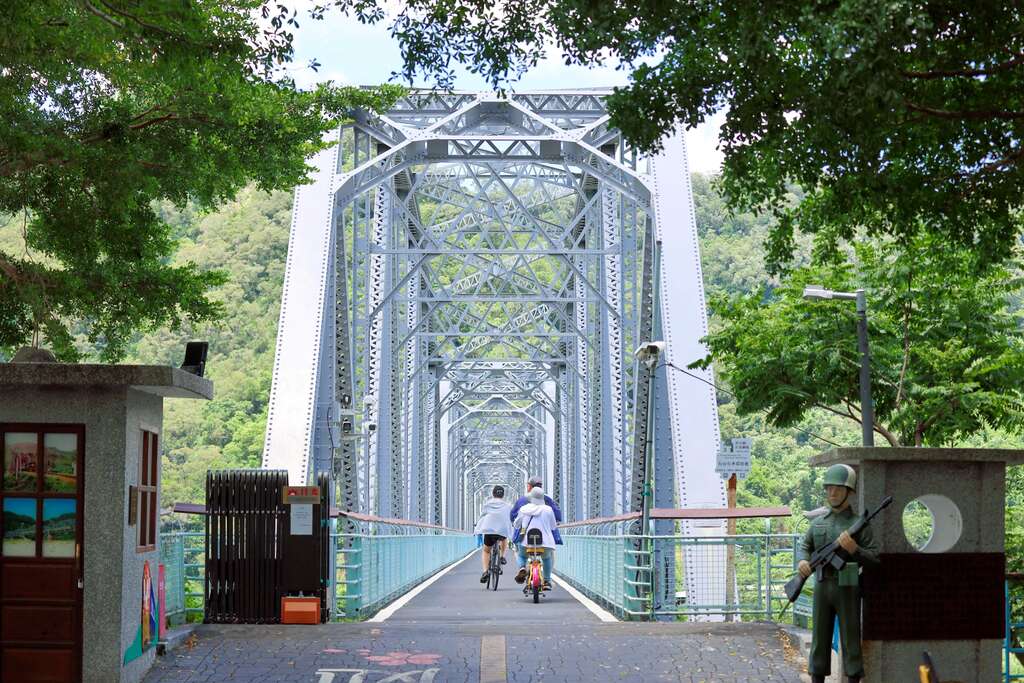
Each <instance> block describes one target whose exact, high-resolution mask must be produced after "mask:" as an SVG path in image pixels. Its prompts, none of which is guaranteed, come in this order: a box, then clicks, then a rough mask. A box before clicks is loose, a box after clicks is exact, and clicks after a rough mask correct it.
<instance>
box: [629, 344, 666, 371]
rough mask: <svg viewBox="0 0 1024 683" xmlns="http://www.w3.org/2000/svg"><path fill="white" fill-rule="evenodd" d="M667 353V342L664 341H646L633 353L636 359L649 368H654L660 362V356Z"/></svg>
mask: <svg viewBox="0 0 1024 683" xmlns="http://www.w3.org/2000/svg"><path fill="white" fill-rule="evenodd" d="M663 353H665V342H663V341H652V342H644V343H643V344H641V345H640V346H639V347H638V348H637V350H636V351H634V352H633V355H634V356H636V359H637V360H638V361H640V362H641V363H643V364H644V365H646V366H647V367H648V368H653V367H654V365H655V364H656V363H657V362H658V358H659V357H660V356H661V354H663Z"/></svg>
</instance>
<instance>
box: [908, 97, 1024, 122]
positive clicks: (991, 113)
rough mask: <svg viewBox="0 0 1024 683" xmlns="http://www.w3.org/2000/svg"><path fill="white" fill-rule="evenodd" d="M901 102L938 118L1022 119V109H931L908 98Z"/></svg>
mask: <svg viewBox="0 0 1024 683" xmlns="http://www.w3.org/2000/svg"><path fill="white" fill-rule="evenodd" d="M903 104H904V105H906V107H907V109H910V110H911V111H916V112H919V113H921V114H927V115H929V116H934V117H936V118H940V119H950V120H956V121H959V120H969V121H977V120H985V119H1002V120H1004V121H1016V120H1018V119H1024V111H1007V110H1003V109H963V110H954V109H933V108H932V107H925V106H923V105H920V104H915V103H914V102H911V101H909V100H903Z"/></svg>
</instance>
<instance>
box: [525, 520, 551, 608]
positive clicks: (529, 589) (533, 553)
mask: <svg viewBox="0 0 1024 683" xmlns="http://www.w3.org/2000/svg"><path fill="white" fill-rule="evenodd" d="M525 544H526V568H527V571H528V573H527V575H526V581H525V582H524V583H523V595H525V596H526V597H530V596H531V595H532V596H533V602H534V603H538V602H540V597H541V595H543V594H544V593H545V592H546V591H545V589H544V572H543V569H542V567H543V564H542V561H541V558H543V557H544V535H543V534H542V533H541V531H540V529H530V530H528V531H527V532H526V541H525Z"/></svg>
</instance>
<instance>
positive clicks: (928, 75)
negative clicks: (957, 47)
mask: <svg viewBox="0 0 1024 683" xmlns="http://www.w3.org/2000/svg"><path fill="white" fill-rule="evenodd" d="M1022 64H1024V53H1022V54H1018V55H1017V56H1016V57H1014V58H1013V59H1011V60H1009V61H1006V62H1002V63H1001V64H996V65H995V66H991V67H988V68H987V69H932V70H930V71H901V72H900V75H901V76H905V77H906V78H919V79H924V80H932V79H936V78H977V77H978V76H994V75H995V74H997V73H999V72H1001V71H1008V70H1009V69H1015V68H1017V67H1018V66H1021V65H1022Z"/></svg>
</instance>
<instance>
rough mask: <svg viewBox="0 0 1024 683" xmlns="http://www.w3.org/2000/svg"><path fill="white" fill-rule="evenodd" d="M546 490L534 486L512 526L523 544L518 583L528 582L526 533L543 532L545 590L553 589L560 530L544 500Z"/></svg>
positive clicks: (519, 553) (542, 559) (553, 513)
mask: <svg viewBox="0 0 1024 683" xmlns="http://www.w3.org/2000/svg"><path fill="white" fill-rule="evenodd" d="M544 497H545V496H544V489H542V488H541V487H540V486H534V487H532V488H531V489H530V493H529V494H527V499H528V501H529V502H527V504H526V505H524V506H523V507H522V508H520V510H519V514H518V515H517V516H516V520H515V522H513V523H512V526H513V527H515V528H516V529H517V530H518V533H517V536H518V537H519V538H520V539H522V541H523V542H521V543H519V552H518V555H519V565H520V568H519V573H517V574H516V577H515V579H516V583H522V582H523V581H525V580H526V545H525V540H526V532H528V531H529V530H530V529H539V530H540V532H541V539H542V540H541V545H543V546H544V555H543V556H542V557H541V564H542V571H543V575H544V590H550V589H551V565H552V562H553V561H554V557H555V536H556V534H557V530H558V522H557V521H556V520H555V511H554V510H552V509H551V506H550V505H548V504H547V503H546V502H545V500H544Z"/></svg>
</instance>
